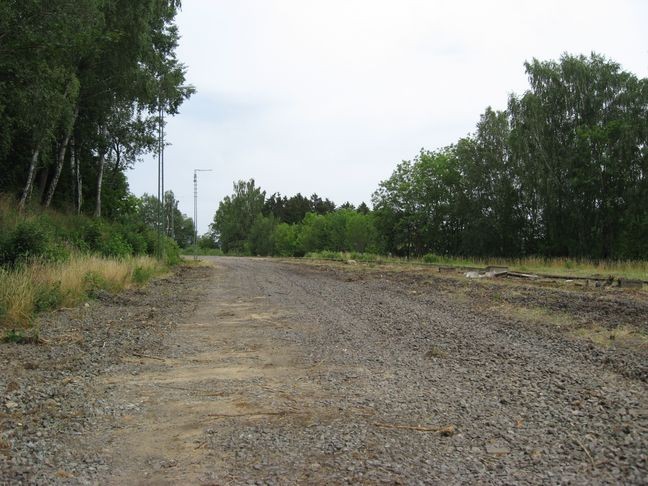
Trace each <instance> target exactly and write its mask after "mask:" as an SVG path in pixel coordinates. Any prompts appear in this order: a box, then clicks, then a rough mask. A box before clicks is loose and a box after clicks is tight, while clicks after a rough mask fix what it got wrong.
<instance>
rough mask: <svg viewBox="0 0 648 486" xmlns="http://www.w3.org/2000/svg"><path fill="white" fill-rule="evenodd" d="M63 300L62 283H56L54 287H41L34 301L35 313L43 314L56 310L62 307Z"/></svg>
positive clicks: (37, 290)
mask: <svg viewBox="0 0 648 486" xmlns="http://www.w3.org/2000/svg"><path fill="white" fill-rule="evenodd" d="M63 298H64V295H63V292H62V291H61V282H55V283H54V284H53V285H39V286H38V288H37V289H36V296H35V299H34V311H35V312H42V311H46V310H51V309H56V308H57V307H60V305H61V303H62V302H63Z"/></svg>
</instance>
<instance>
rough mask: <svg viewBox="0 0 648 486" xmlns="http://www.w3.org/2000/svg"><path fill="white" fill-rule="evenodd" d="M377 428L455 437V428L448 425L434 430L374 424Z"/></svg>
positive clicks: (416, 426)
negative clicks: (434, 433)
mask: <svg viewBox="0 0 648 486" xmlns="http://www.w3.org/2000/svg"><path fill="white" fill-rule="evenodd" d="M374 425H375V426H376V427H381V428H383V429H404V430H415V431H416V432H438V433H439V434H441V435H443V436H446V437H447V436H450V435H454V433H455V426H454V425H446V426H445V427H441V428H432V427H421V426H420V425H399V424H384V423H381V422H374Z"/></svg>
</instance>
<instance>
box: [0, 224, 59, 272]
mask: <svg viewBox="0 0 648 486" xmlns="http://www.w3.org/2000/svg"><path fill="white" fill-rule="evenodd" d="M49 243H50V242H49V238H48V235H47V234H46V233H45V231H44V230H43V229H42V228H41V227H39V226H38V225H37V224H35V223H34V222H32V221H23V222H20V223H18V224H17V225H16V227H15V228H14V229H13V231H11V233H9V235H8V237H7V238H6V240H5V241H4V244H3V246H4V248H3V249H2V259H3V262H2V263H3V264H4V265H9V266H13V265H16V264H17V263H20V262H23V261H26V260H29V259H33V258H37V257H42V256H45V254H46V253H47V251H48V245H49Z"/></svg>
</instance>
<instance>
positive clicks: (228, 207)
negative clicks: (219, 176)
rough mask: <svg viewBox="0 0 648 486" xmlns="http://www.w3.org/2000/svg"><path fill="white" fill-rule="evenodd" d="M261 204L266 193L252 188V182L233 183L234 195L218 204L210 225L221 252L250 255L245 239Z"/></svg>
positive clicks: (249, 248) (259, 211)
mask: <svg viewBox="0 0 648 486" xmlns="http://www.w3.org/2000/svg"><path fill="white" fill-rule="evenodd" d="M264 202H265V191H261V189H260V188H258V187H256V186H255V183H254V179H250V180H249V181H247V182H246V181H239V182H236V183H234V193H233V194H232V195H231V196H226V197H225V198H224V199H223V201H221V203H220V204H219V206H218V210H217V211H216V214H215V215H214V222H213V223H212V224H211V228H212V231H213V234H214V235H215V237H216V238H217V239H218V241H219V243H220V246H221V248H222V249H223V251H224V252H226V253H230V252H237V253H244V254H248V253H249V252H250V250H251V244H250V243H249V242H248V238H249V237H250V231H251V229H252V226H253V225H254V223H255V221H256V220H257V218H258V217H259V215H261V214H262V210H263V206H264Z"/></svg>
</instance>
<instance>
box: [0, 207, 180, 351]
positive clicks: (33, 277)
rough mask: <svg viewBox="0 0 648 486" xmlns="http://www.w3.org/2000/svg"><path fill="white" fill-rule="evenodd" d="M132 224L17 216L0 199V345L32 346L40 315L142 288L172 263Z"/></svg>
mask: <svg viewBox="0 0 648 486" xmlns="http://www.w3.org/2000/svg"><path fill="white" fill-rule="evenodd" d="M156 243H157V239H156V236H155V233H153V232H151V231H150V230H149V229H147V228H146V227H144V226H142V225H139V224H138V223H136V222H128V221H122V222H119V223H116V222H108V221H102V220H94V219H91V218H88V217H85V216H77V215H65V214H61V213H57V212H53V211H40V210H35V211H30V212H27V213H26V214H20V213H19V212H18V211H17V210H16V208H15V205H14V204H13V203H12V202H11V201H9V200H7V199H0V340H3V339H4V340H13V341H23V340H33V339H34V338H37V336H38V332H39V329H38V328H37V326H35V322H36V321H35V317H36V315H37V314H38V313H39V312H43V311H47V310H52V309H57V308H61V307H71V306H75V305H78V304H80V303H82V302H84V301H86V300H88V299H91V298H92V296H93V295H96V293H97V292H100V291H107V292H118V291H120V290H123V289H126V288H129V287H132V286H138V285H143V284H144V283H146V282H147V281H148V280H149V279H150V278H152V277H153V276H155V275H160V274H162V273H164V272H167V271H168V268H169V265H172V264H174V263H176V262H177V261H179V254H178V249H177V246H175V244H174V243H172V242H170V241H165V242H164V248H165V254H166V260H165V261H159V260H157V259H155V258H153V257H151V256H150V255H153V254H155V253H156Z"/></svg>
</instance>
